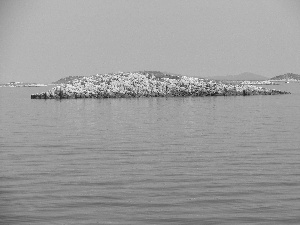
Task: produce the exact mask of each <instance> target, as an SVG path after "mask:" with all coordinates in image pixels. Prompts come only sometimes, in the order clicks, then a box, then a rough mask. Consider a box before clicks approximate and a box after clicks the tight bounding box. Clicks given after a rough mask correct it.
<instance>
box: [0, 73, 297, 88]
mask: <svg viewBox="0 0 300 225" xmlns="http://www.w3.org/2000/svg"><path fill="white" fill-rule="evenodd" d="M132 73H141V74H150V75H153V76H155V77H156V78H158V79H160V78H172V79H180V77H182V76H187V75H181V74H176V73H169V72H161V71H135V72H132ZM109 74H110V75H114V74H115V75H117V74H118V73H109ZM90 76H93V75H90ZM90 76H68V77H63V78H61V79H59V80H57V81H54V82H52V83H50V84H41V83H39V84H38V83H34V82H26V83H25V82H9V83H4V84H0V87H41V86H47V85H59V84H68V83H71V82H72V81H73V80H76V79H82V78H83V77H90ZM187 77H195V76H187ZM197 78H198V79H203V80H217V81H225V82H242V81H250V82H248V84H249V83H253V84H260V83H261V82H264V81H270V82H274V81H300V75H298V74H294V73H286V74H283V75H278V76H274V77H272V78H267V77H265V76H261V75H258V74H254V73H250V72H244V73H241V74H238V75H227V76H211V77H197ZM255 82H256V83H255ZM271 84H272V83H271Z"/></svg>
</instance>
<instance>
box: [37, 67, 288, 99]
mask: <svg viewBox="0 0 300 225" xmlns="http://www.w3.org/2000/svg"><path fill="white" fill-rule="evenodd" d="M275 94H289V93H288V92H284V91H278V90H275V89H272V90H271V89H266V88H262V87H257V86H253V85H241V84H239V85H233V84H224V83H221V82H215V81H211V80H203V79H200V78H195V77H186V76H180V77H179V76H173V77H172V76H168V77H155V76H154V75H152V74H148V73H139V72H137V73H122V72H120V73H116V74H101V75H98V74H97V75H93V76H89V77H82V78H80V79H75V80H73V81H71V82H70V83H68V84H61V85H60V86H57V87H54V88H52V89H51V90H49V91H47V92H42V93H38V94H32V95H31V98H32V99H67V98H130V97H164V96H167V97H169V96H230V95H275Z"/></svg>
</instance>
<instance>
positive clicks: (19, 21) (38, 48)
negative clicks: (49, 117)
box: [0, 0, 300, 83]
mask: <svg viewBox="0 0 300 225" xmlns="http://www.w3.org/2000/svg"><path fill="white" fill-rule="evenodd" d="M140 70H156V71H163V72H172V73H176V74H182V75H188V76H197V77H209V76H220V75H236V74H239V73H243V72H252V73H255V74H259V75H263V76H267V77H273V76H277V75H281V74H284V73H288V72H292V73H297V74H300V1H299V0H251V1H250V0H207V1H206V0H197V1H196V0H188V1H184V0H180V1H178V0H172V1H170V0H157V1H155V0H151V1H150V0H126V1H125V0H113V1H111V0H107V1H106V0H105V1H101V0H97V1H93V0H87V1H83V0H81V1H77V0H70V1H69V0H26V1H23V0H0V83H6V82H11V81H21V82H37V83H51V82H53V81H56V80H58V79H60V78H63V77H67V76H88V75H94V74H102V73H111V72H119V71H123V72H128V71H140Z"/></svg>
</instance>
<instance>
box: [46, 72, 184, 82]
mask: <svg viewBox="0 0 300 225" xmlns="http://www.w3.org/2000/svg"><path fill="white" fill-rule="evenodd" d="M132 73H141V74H145V75H146V74H148V75H153V76H155V77H156V78H158V79H161V78H171V79H180V77H182V75H179V74H175V73H169V72H160V71H146V70H145V71H135V72H132ZM109 74H111V75H113V74H118V73H109ZM83 77H84V76H68V77H65V78H61V79H59V80H58V81H55V82H52V84H67V83H71V82H72V81H73V80H75V79H81V78H83Z"/></svg>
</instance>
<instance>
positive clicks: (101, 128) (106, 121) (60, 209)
mask: <svg viewBox="0 0 300 225" xmlns="http://www.w3.org/2000/svg"><path fill="white" fill-rule="evenodd" d="M50 88H51V87H46V88H45V87H43V88H0V116H1V117H0V118H1V120H0V125H1V128H0V129H1V133H0V224H42V225H43V224H300V84H299V83H290V84H281V85H279V86H274V88H277V89H281V90H288V91H291V92H292V94H291V95H278V96H247V97H243V96H237V97H234V96H232V97H221V96H219V97H188V98H139V99H72V100H61V101H60V100H31V99H30V94H32V93H37V92H41V91H45V90H48V89H50ZM272 88H273V87H272Z"/></svg>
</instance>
